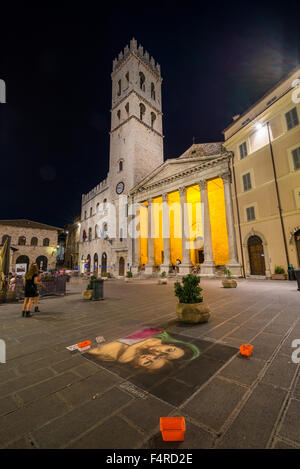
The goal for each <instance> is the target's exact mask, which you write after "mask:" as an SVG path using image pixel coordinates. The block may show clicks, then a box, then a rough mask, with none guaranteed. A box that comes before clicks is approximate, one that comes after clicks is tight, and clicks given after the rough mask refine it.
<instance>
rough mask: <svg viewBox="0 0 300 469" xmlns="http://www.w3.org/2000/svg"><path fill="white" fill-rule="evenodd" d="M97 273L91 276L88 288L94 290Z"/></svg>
mask: <svg viewBox="0 0 300 469" xmlns="http://www.w3.org/2000/svg"><path fill="white" fill-rule="evenodd" d="M96 278H97V277H96V275H91V277H90V281H89V283H88V286H87V288H86V289H87V290H93V280H96Z"/></svg>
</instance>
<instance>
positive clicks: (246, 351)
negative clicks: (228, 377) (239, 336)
mask: <svg viewBox="0 0 300 469" xmlns="http://www.w3.org/2000/svg"><path fill="white" fill-rule="evenodd" d="M240 352H241V354H242V355H244V357H250V356H251V355H252V352H253V345H251V344H243V345H241V346H240Z"/></svg>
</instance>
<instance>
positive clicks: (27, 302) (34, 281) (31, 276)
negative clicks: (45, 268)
mask: <svg viewBox="0 0 300 469" xmlns="http://www.w3.org/2000/svg"><path fill="white" fill-rule="evenodd" d="M38 274H39V269H38V266H37V264H32V265H31V267H30V269H29V271H28V272H27V274H26V275H25V277H24V287H25V298H24V303H23V311H22V316H23V317H26V318H30V317H31V316H32V314H31V313H30V310H31V306H32V302H33V301H34V298H36V297H37V296H38V291H37V287H38V285H41V286H42V283H41V282H39V281H38Z"/></svg>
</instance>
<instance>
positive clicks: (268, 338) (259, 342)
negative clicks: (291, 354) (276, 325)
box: [251, 332, 280, 360]
mask: <svg viewBox="0 0 300 469" xmlns="http://www.w3.org/2000/svg"><path fill="white" fill-rule="evenodd" d="M251 343H252V345H253V356H254V358H258V359H261V360H268V359H269V358H270V357H271V355H272V354H273V352H274V350H275V349H276V347H277V346H279V344H280V337H279V336H278V335H275V334H267V333H264V332H262V333H260V334H259V335H258V336H257V337H256V338H255V339H254V340H253V341H252V342H251Z"/></svg>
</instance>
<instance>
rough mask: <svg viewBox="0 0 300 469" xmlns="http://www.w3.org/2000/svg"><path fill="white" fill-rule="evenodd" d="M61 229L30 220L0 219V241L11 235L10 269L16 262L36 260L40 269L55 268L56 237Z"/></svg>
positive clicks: (29, 262) (27, 262)
mask: <svg viewBox="0 0 300 469" xmlns="http://www.w3.org/2000/svg"><path fill="white" fill-rule="evenodd" d="M60 230H61V229H60V228H57V227H54V226H50V225H45V224H43V223H38V222H34V221H31V220H0V242H1V245H3V243H4V241H5V239H6V237H7V236H10V237H11V247H12V248H13V250H12V251H11V253H12V255H11V259H10V270H12V271H14V270H15V265H16V264H27V266H30V265H31V264H32V263H34V262H37V263H38V265H39V268H40V270H49V269H55V267H56V249H57V237H58V233H59V231H60Z"/></svg>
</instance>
